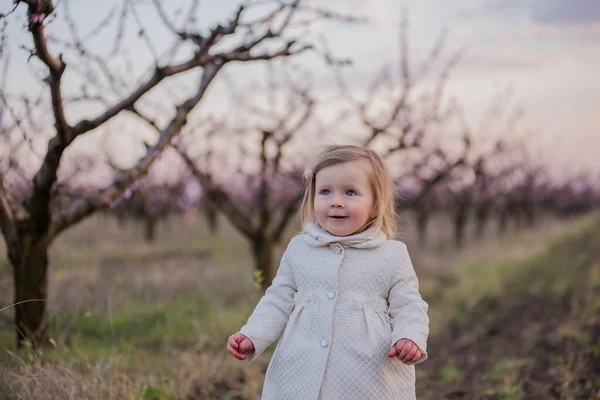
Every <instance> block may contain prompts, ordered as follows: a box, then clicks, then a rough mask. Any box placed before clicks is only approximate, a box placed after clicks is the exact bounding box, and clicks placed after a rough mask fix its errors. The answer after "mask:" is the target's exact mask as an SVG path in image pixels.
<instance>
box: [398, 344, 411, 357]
mask: <svg viewBox="0 0 600 400" xmlns="http://www.w3.org/2000/svg"><path fill="white" fill-rule="evenodd" d="M411 348H412V344H411V343H409V342H404V345H403V346H402V349H401V350H400V352H399V354H398V358H399V359H401V360H404V357H406V355H407V354H408V352H409V351H410V349H411Z"/></svg>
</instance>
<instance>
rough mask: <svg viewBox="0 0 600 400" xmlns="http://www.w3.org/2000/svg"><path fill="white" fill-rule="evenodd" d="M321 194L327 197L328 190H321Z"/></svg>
mask: <svg viewBox="0 0 600 400" xmlns="http://www.w3.org/2000/svg"><path fill="white" fill-rule="evenodd" d="M321 194H323V195H325V196H327V195H328V194H329V189H323V190H321Z"/></svg>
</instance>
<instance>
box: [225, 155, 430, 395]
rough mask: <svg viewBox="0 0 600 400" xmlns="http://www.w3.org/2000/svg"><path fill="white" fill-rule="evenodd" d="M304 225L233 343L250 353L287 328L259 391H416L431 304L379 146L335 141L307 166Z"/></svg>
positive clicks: (237, 353) (241, 355)
mask: <svg viewBox="0 0 600 400" xmlns="http://www.w3.org/2000/svg"><path fill="white" fill-rule="evenodd" d="M305 178H306V181H307V182H306V183H307V184H306V191H305V195H304V200H303V203H302V208H301V218H302V224H303V232H302V234H300V235H297V236H295V237H294V238H293V239H292V240H291V241H290V243H289V245H288V247H287V249H286V251H285V253H284V254H283V257H282V259H281V265H280V266H279V269H278V271H277V276H276V277H275V279H274V280H273V283H272V285H271V286H270V287H269V289H267V291H266V292H265V295H264V296H263V298H262V299H261V300H260V302H259V303H258V305H257V306H256V309H255V310H254V312H253V314H252V315H251V316H250V318H249V319H248V322H247V324H246V325H244V326H243V327H242V329H241V330H240V331H239V332H238V333H236V334H234V335H231V336H230V337H229V340H228V343H227V349H228V351H229V352H230V353H231V354H232V355H233V356H234V357H236V358H238V359H240V360H244V359H247V360H248V361H253V360H254V359H255V358H256V357H258V356H259V355H260V354H261V353H262V352H263V351H264V350H265V349H266V348H267V347H268V346H269V345H271V344H272V343H273V342H275V340H277V339H278V338H279V337H280V336H281V338H280V340H279V343H278V344H277V347H276V349H275V353H274V354H273V357H272V359H271V362H270V364H269V368H268V369H267V373H266V377H265V383H264V388H263V394H262V400H303V399H307V400H308V399H311V400H317V399H324V400H333V399H340V400H341V399H343V400H349V399H377V400H381V399H395V400H397V399H402V400H403V399H407V400H408V399H415V369H414V364H417V363H420V362H423V361H425V359H426V358H427V351H426V341H427V335H428V333H429V318H428V316H427V308H428V306H427V303H425V302H424V301H423V300H422V299H421V296H420V294H419V291H418V281H417V277H416V275H415V272H414V269H413V266H412V264H411V260H410V257H409V255H408V252H407V249H406V246H405V245H404V244H403V243H402V242H399V241H395V240H392V237H393V234H394V230H395V226H396V222H395V213H394V198H393V193H392V184H391V179H390V174H389V172H388V171H387V169H386V168H385V166H384V164H383V162H382V161H381V159H380V158H379V157H378V156H377V154H375V153H374V152H373V151H371V150H368V149H365V148H361V147H357V146H330V147H328V148H327V149H325V151H323V152H322V153H321V154H320V155H319V156H318V157H317V159H316V161H315V163H314V166H313V168H312V169H307V170H306V171H305Z"/></svg>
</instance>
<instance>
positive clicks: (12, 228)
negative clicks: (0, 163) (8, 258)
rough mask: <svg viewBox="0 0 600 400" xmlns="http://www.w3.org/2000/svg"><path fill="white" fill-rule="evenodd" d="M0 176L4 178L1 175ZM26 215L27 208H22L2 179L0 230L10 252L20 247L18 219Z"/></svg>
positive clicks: (0, 190)
mask: <svg viewBox="0 0 600 400" xmlns="http://www.w3.org/2000/svg"><path fill="white" fill-rule="evenodd" d="M0 178H3V177H2V176H1V175H0ZM24 216H25V210H24V209H23V208H21V207H20V206H19V204H18V202H17V201H16V200H15V199H14V198H13V196H12V194H11V193H10V192H9V191H8V190H7V189H6V188H5V187H4V185H3V184H2V181H0V230H1V231H2V234H3V235H4V238H5V240H6V247H7V249H8V252H9V253H12V252H13V251H16V250H17V249H18V248H19V234H18V230H17V219H18V218H19V217H24Z"/></svg>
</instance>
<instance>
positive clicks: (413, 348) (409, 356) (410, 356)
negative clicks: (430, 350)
mask: <svg viewBox="0 0 600 400" xmlns="http://www.w3.org/2000/svg"><path fill="white" fill-rule="evenodd" d="M417 351H419V349H418V348H417V346H415V345H412V346H411V348H410V350H409V351H408V353H406V356H404V358H403V359H402V360H403V361H408V362H410V361H412V359H413V358H414V357H415V354H417Z"/></svg>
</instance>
